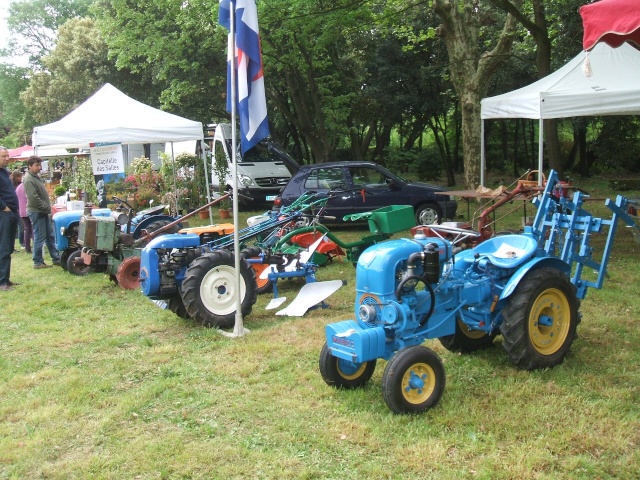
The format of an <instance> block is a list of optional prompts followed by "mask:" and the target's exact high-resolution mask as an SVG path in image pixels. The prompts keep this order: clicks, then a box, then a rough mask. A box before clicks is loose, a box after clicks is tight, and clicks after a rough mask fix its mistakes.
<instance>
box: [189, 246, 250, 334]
mask: <svg viewBox="0 0 640 480" xmlns="http://www.w3.org/2000/svg"><path fill="white" fill-rule="evenodd" d="M240 276H241V282H240V284H241V285H240V288H241V292H239V294H240V295H241V299H242V303H241V309H242V315H243V316H245V315H249V314H250V313H251V309H252V307H253V304H254V303H256V300H257V296H258V294H257V292H256V280H255V274H254V271H253V268H251V266H250V265H249V264H248V263H247V261H246V260H245V259H244V258H241V259H240ZM235 277H236V272H235V259H234V256H233V253H231V252H229V251H228V250H224V249H219V250H215V251H213V252H210V253H205V254H204V255H202V256H200V257H198V258H196V259H195V260H194V261H193V262H192V263H191V265H189V268H187V271H186V273H185V277H184V281H183V282H182V287H181V289H182V292H181V295H182V301H183V302H184V306H185V308H186V310H187V313H188V314H189V316H190V317H191V318H193V319H194V320H196V321H198V322H200V323H201V324H202V325H204V326H205V327H217V328H230V327H233V325H234V323H235V315H236V298H237V297H236V295H237V294H238V292H236V290H235V289H236V278H235Z"/></svg>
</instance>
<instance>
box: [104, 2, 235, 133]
mask: <svg viewBox="0 0 640 480" xmlns="http://www.w3.org/2000/svg"><path fill="white" fill-rule="evenodd" d="M217 5H218V3H217V2H215V3H212V2H210V1H207V0H189V1H185V2H174V1H167V0H141V1H139V2H130V1H128V0H99V1H98V2H96V4H95V6H94V8H93V10H92V11H94V12H95V15H96V16H97V17H98V25H99V28H100V30H101V32H102V34H103V37H104V39H105V42H106V44H107V46H108V48H109V54H110V57H112V58H113V59H114V61H115V64H116V66H117V67H118V69H121V70H127V71H130V72H132V73H134V74H136V75H137V76H139V77H142V78H144V79H145V85H146V87H147V90H148V91H149V92H151V93H152V95H150V97H151V98H147V101H146V103H148V104H150V105H154V104H158V103H159V104H160V106H162V108H163V109H165V110H170V111H171V112H173V113H176V114H178V115H182V116H185V117H188V118H193V119H197V120H200V121H201V122H203V123H208V122H211V121H212V120H213V121H218V120H224V119H225V118H226V117H227V116H228V115H227V113H226V110H225V106H226V100H225V93H226V71H227V68H226V44H227V43H226V34H225V32H224V29H223V28H222V27H219V26H217V25H216V24H215V22H214V16H215V19H217V14H216V8H217ZM138 97H139V96H138ZM153 97H155V98H153Z"/></svg>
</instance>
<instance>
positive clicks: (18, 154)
mask: <svg viewBox="0 0 640 480" xmlns="http://www.w3.org/2000/svg"><path fill="white" fill-rule="evenodd" d="M24 152H31V154H33V147H32V146H31V145H23V146H21V147H18V148H10V149H9V157H10V158H14V159H18V158H23V156H22V155H23V153H24Z"/></svg>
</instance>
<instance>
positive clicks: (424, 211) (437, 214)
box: [415, 203, 442, 225]
mask: <svg viewBox="0 0 640 480" xmlns="http://www.w3.org/2000/svg"><path fill="white" fill-rule="evenodd" d="M415 213H416V225H431V224H434V223H442V210H440V207H439V206H438V205H436V204H433V203H423V204H422V205H418V206H417V207H416V208H415Z"/></svg>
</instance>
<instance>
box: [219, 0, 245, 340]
mask: <svg viewBox="0 0 640 480" xmlns="http://www.w3.org/2000/svg"><path fill="white" fill-rule="evenodd" d="M235 2H236V0H230V2H229V7H230V12H231V15H230V19H229V47H228V51H229V52H230V55H231V73H230V75H231V177H232V180H231V184H232V186H233V197H232V198H233V251H234V260H235V271H236V278H235V280H236V284H235V286H234V290H235V291H236V316H235V323H234V325H233V333H229V332H224V331H222V330H221V333H222V334H223V335H225V336H228V337H242V336H244V335H245V334H247V333H249V330H247V329H246V328H244V324H243V319H242V285H241V283H242V279H241V275H240V236H239V233H238V231H239V225H238V175H237V165H238V161H237V160H238V159H237V151H238V145H237V143H238V142H237V130H236V116H237V98H238V91H237V75H238V74H237V64H236V61H237V60H236V5H235Z"/></svg>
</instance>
